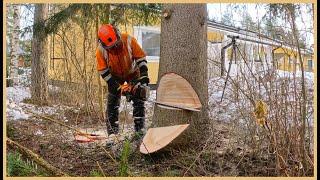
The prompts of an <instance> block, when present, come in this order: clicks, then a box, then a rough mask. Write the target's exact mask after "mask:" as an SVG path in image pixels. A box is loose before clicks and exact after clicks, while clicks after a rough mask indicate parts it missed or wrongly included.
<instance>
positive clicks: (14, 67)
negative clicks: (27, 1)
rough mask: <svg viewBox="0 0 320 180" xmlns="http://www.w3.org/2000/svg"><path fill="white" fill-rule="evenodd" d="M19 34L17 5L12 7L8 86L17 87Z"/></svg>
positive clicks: (18, 8)
mask: <svg viewBox="0 0 320 180" xmlns="http://www.w3.org/2000/svg"><path fill="white" fill-rule="evenodd" d="M19 34H20V7H19V5H17V4H14V5H13V31H12V41H11V46H12V49H11V62H10V78H11V80H10V81H9V82H11V83H10V85H13V86H17V85H18V84H19V79H18V70H19V67H18V64H19Z"/></svg>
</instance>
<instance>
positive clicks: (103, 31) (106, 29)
mask: <svg viewBox="0 0 320 180" xmlns="http://www.w3.org/2000/svg"><path fill="white" fill-rule="evenodd" d="M98 38H99V42H100V43H101V45H102V47H103V48H105V49H110V48H112V47H113V46H114V45H116V44H117V43H118V42H119V41H120V32H119V30H118V29H117V28H116V27H114V26H112V25H111V24H103V25H102V26H101V27H100V28H99V31H98Z"/></svg>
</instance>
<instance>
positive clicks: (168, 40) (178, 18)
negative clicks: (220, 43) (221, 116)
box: [153, 4, 209, 142]
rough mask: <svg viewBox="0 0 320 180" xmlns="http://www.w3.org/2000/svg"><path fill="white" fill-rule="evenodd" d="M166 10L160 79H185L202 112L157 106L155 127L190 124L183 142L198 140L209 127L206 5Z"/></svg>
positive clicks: (182, 6)
mask: <svg viewBox="0 0 320 180" xmlns="http://www.w3.org/2000/svg"><path fill="white" fill-rule="evenodd" d="M163 9H164V11H163V17H164V18H163V19H162V21H161V37H160V38H161V39H160V42H161V44H160V49H161V51H160V67H159V74H158V79H160V78H161V77H162V76H163V75H164V74H165V73H168V72H174V73H176V74H178V75H180V76H182V77H184V78H185V79H186V80H187V81H188V82H189V83H190V84H191V86H192V87H193V88H194V90H195V91H196V93H197V94H198V96H199V98H200V101H201V104H202V110H201V112H187V111H176V110H168V109H163V108H160V107H157V106H156V107H155V110H154V116H153V126H155V127H161V126H170V125H178V124H185V123H189V124H190V126H189V128H188V129H187V132H188V133H187V136H185V137H186V139H184V140H183V141H184V142H186V141H197V140H199V139H200V138H201V137H203V135H206V133H205V131H206V129H207V128H208V127H209V126H208V124H209V123H208V121H209V118H208V111H207V109H208V73H207V72H208V70H207V63H208V62H207V21H206V18H207V10H206V4H166V5H164V8H163ZM172 88H174V87H172Z"/></svg>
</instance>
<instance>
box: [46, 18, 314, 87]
mask: <svg viewBox="0 0 320 180" xmlns="http://www.w3.org/2000/svg"><path fill="white" fill-rule="evenodd" d="M70 27H72V31H70ZM65 28H66V29H68V31H66V32H65V33H64V34H63V33H60V34H56V35H52V36H51V37H50V40H49V42H50V49H51V50H50V52H49V57H50V62H49V64H48V66H49V78H50V79H51V80H58V81H67V82H76V83H82V82H85V81H92V82H93V83H94V84H97V81H98V80H100V82H101V83H102V84H103V85H105V82H104V81H103V80H102V79H101V78H100V77H99V76H98V74H97V71H96V67H95V66H96V64H95V63H96V62H95V48H96V46H97V42H96V28H95V27H94V26H93V25H92V26H89V29H88V31H87V35H86V38H84V35H83V31H82V30H81V28H80V26H79V25H77V24H75V23H73V24H72V26H71V25H70V24H69V25H66V27H65ZM119 28H120V30H121V31H122V32H126V33H128V34H130V35H132V36H134V37H135V38H136V39H137V41H138V43H139V44H140V45H141V46H142V48H143V49H144V50H145V52H146V54H147V61H148V68H149V75H150V81H151V83H150V84H153V85H156V84H157V81H158V69H159V61H160V29H161V28H160V25H156V26H140V25H134V24H130V23H129V24H126V25H121V26H119ZM62 31H63V28H62ZM207 37H208V66H209V67H208V68H210V69H211V71H209V77H210V76H219V75H220V74H221V54H222V53H224V56H225V61H224V63H223V64H224V67H225V69H227V68H228V67H229V63H230V60H231V53H232V46H228V47H227V48H225V50H224V51H222V49H223V47H226V46H227V45H228V44H229V45H230V43H231V39H232V37H237V38H236V45H237V47H238V48H239V50H240V52H241V53H239V52H238V51H237V52H236V57H235V58H234V59H233V60H232V63H231V75H236V74H238V73H239V70H240V69H242V70H245V71H246V69H248V68H249V67H250V68H251V69H252V70H253V71H254V72H259V71H263V70H266V69H268V67H271V66H273V67H274V68H276V69H279V70H285V71H294V70H299V69H300V68H299V62H297V63H296V67H294V62H295V60H296V59H297V50H294V49H293V48H291V47H289V46H288V45H286V44H285V43H283V42H281V41H280V40H276V39H271V38H269V37H267V36H265V35H263V34H260V33H257V32H254V31H250V30H245V29H241V28H237V27H233V26H228V25H224V24H221V23H217V22H214V21H208V34H207ZM84 44H86V46H85V45H84ZM84 49H85V51H84ZM302 56H303V62H304V67H305V70H306V71H313V70H314V67H313V64H314V58H313V55H312V52H310V50H306V49H303V50H302ZM273 57H274V61H272V59H273ZM84 67H86V68H84Z"/></svg>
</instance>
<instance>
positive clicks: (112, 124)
mask: <svg viewBox="0 0 320 180" xmlns="http://www.w3.org/2000/svg"><path fill="white" fill-rule="evenodd" d="M120 97H121V96H120V94H119V95H114V94H111V93H109V94H108V103H107V112H106V114H107V122H106V125H107V132H108V135H111V134H118V132H119V123H118V117H119V107H120Z"/></svg>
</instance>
